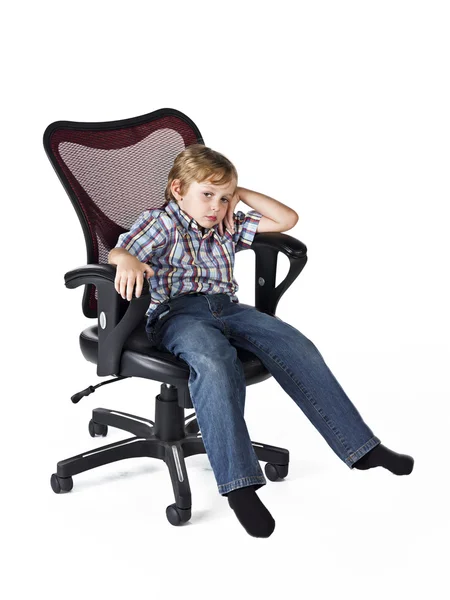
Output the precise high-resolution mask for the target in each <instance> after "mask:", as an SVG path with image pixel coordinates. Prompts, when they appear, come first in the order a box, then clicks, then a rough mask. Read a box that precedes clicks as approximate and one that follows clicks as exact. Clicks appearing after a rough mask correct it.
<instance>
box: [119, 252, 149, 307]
mask: <svg viewBox="0 0 450 600" xmlns="http://www.w3.org/2000/svg"><path fill="white" fill-rule="evenodd" d="M144 273H145V276H146V277H147V278H148V277H151V276H152V275H154V274H155V272H154V271H153V269H152V268H151V267H150V265H147V264H146V263H142V262H141V261H140V260H138V259H137V258H136V257H135V256H131V254H130V255H129V256H124V257H121V258H120V260H119V261H118V262H117V270H116V278H115V279H114V287H115V289H116V292H117V293H118V294H120V295H121V296H122V298H123V299H124V300H125V298H126V299H127V300H128V301H131V299H132V297H133V290H134V285H135V284H136V292H135V294H136V298H139V297H140V295H141V293H142V286H143V285H144Z"/></svg>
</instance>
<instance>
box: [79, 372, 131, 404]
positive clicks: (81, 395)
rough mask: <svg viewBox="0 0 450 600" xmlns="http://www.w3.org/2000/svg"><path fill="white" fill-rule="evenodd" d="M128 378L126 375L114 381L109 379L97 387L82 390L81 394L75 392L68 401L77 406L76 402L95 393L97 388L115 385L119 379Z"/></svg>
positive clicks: (91, 386) (92, 386)
mask: <svg viewBox="0 0 450 600" xmlns="http://www.w3.org/2000/svg"><path fill="white" fill-rule="evenodd" d="M128 377H130V376H129V375H127V376H126V377H123V376H121V375H119V376H118V377H116V378H115V379H109V380H108V381H102V382H101V383H98V384H97V385H90V386H89V387H87V388H86V389H85V390H82V391H81V392H77V393H76V394H74V395H73V396H72V397H71V398H70V399H71V400H72V402H73V403H74V404H77V402H79V401H80V400H81V398H83V397H84V396H89V394H92V392H95V390H96V389H97V388H98V387H100V386H102V385H106V384H107V383H115V382H116V381H119V380H120V379H128Z"/></svg>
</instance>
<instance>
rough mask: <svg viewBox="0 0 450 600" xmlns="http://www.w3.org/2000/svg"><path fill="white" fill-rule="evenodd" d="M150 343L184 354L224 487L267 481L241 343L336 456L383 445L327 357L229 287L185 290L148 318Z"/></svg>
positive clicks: (350, 460) (347, 457)
mask: <svg viewBox="0 0 450 600" xmlns="http://www.w3.org/2000/svg"><path fill="white" fill-rule="evenodd" d="M146 333H147V337H148V339H149V341H150V342H151V344H152V345H154V346H157V347H158V348H159V349H161V350H165V351H169V352H171V353H172V354H174V355H175V356H177V357H178V358H180V359H182V360H184V361H185V362H186V363H187V364H188V366H189V369H190V376H189V382H188V386H189V392H190V396H191V401H192V404H193V406H194V408H195V412H196V417H197V421H198V425H199V428H200V432H201V434H202V440H203V443H204V446H205V450H206V454H207V456H208V459H209V462H210V464H211V467H212V470H213V472H214V476H215V478H216V482H217V486H218V490H219V493H220V494H222V495H224V496H226V495H227V494H228V493H229V492H231V491H232V490H235V489H237V488H240V487H245V486H249V485H253V486H254V487H255V489H259V488H260V487H262V486H263V485H265V484H266V483H267V481H266V478H265V476H264V474H263V471H262V469H261V466H260V464H259V461H258V458H257V456H256V453H255V451H254V449H253V446H252V443H251V440H250V436H249V433H248V430H247V425H246V423H245V420H244V404H245V392H246V385H245V377H244V370H243V366H242V362H241V361H240V360H239V358H238V356H237V352H236V347H241V348H245V349H246V350H249V351H250V352H252V353H253V354H255V355H256V356H257V357H258V358H259V359H260V360H261V362H262V363H263V364H264V366H265V367H266V369H267V370H268V371H269V372H270V373H271V375H272V376H273V377H274V378H275V379H276V380H277V381H278V383H279V384H280V385H281V387H282V388H283V390H284V391H285V392H286V393H287V394H289V396H290V397H291V398H292V399H293V400H294V402H295V403H296V404H297V405H298V406H299V407H300V408H301V410H302V411H303V412H304V414H305V415H306V416H307V417H308V419H309V420H310V421H311V423H312V424H313V425H314V427H315V428H316V429H317V430H318V431H319V433H320V434H321V435H322V436H323V437H324V438H325V441H326V442H327V444H328V445H329V446H330V447H331V449H332V450H333V451H334V452H335V453H336V454H337V456H338V457H339V458H340V459H341V460H342V461H343V462H345V464H346V465H347V466H348V467H350V468H352V467H353V464H354V463H355V462H356V461H357V460H358V459H359V458H361V457H362V456H364V454H366V453H367V452H369V450H371V449H372V448H374V447H375V446H377V445H378V444H380V440H379V439H378V438H377V437H375V436H374V434H373V432H372V430H371V429H370V428H369V427H368V426H367V425H366V424H365V423H364V421H363V419H362V417H361V415H360V414H359V412H358V411H357V409H356V408H355V406H354V405H353V404H352V402H351V401H350V399H349V398H348V396H347V395H346V393H345V392H344V390H343V389H342V387H341V386H340V384H339V383H338V381H337V380H336V378H335V377H334V375H333V374H332V372H331V371H330V369H329V368H328V367H327V365H326V364H325V361H324V359H323V357H322V355H321V354H320V352H319V351H318V349H317V348H316V347H315V345H314V344H313V343H312V342H311V341H310V340H309V339H308V338H306V337H305V336H304V335H303V334H302V333H300V331H298V330H297V329H295V327H292V326H291V325H289V324H288V323H285V322H284V321H282V320H281V319H279V318H278V317H273V316H270V315H268V314H266V313H263V312H260V311H258V310H257V309H256V308H255V307H254V306H250V305H248V304H242V303H240V302H236V303H235V302H232V301H231V298H230V296H228V295H227V294H201V293H195V294H185V295H183V296H177V297H176V298H172V299H170V300H167V301H166V302H164V303H162V304H160V305H159V306H158V307H157V309H156V310H155V312H154V313H153V314H152V315H151V317H149V319H148V321H147V324H146Z"/></svg>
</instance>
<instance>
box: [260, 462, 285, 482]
mask: <svg viewBox="0 0 450 600" xmlns="http://www.w3.org/2000/svg"><path fill="white" fill-rule="evenodd" d="M288 470H289V465H273V464H272V463H266V465H265V467H264V471H265V473H266V475H267V479H270V481H278V480H279V479H284V478H285V477H286V475H287V474H288Z"/></svg>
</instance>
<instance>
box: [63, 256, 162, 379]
mask: <svg viewBox="0 0 450 600" xmlns="http://www.w3.org/2000/svg"><path fill="white" fill-rule="evenodd" d="M116 269H117V267H116V265H110V264H100V265H98V264H89V265H85V266H83V267H79V268H77V269H73V270H72V271H69V272H68V273H66V274H65V275H64V280H65V285H66V287H68V288H70V289H73V288H76V287H79V286H80V285H86V284H88V283H91V284H93V285H95V287H96V288H97V292H98V315H97V318H98V357H97V375H99V376H100V377H104V376H106V375H115V374H116V373H119V370H120V368H119V367H120V359H121V356H122V349H123V345H124V343H125V342H126V340H127V339H128V337H129V336H130V334H131V333H132V332H133V331H134V329H135V328H136V327H137V326H138V325H139V324H141V323H142V321H143V319H144V317H145V313H146V312H147V309H148V307H149V304H150V301H151V296H150V288H149V283H148V280H147V279H146V278H145V277H144V283H143V286H142V292H141V295H140V296H139V298H136V296H135V291H134V290H133V297H132V298H131V301H130V302H129V303H128V302H127V304H128V307H127V309H126V312H125V314H123V316H121V315H122V313H123V310H121V308H122V307H123V305H124V302H125V301H124V300H123V299H122V298H121V296H120V294H119V293H118V292H117V291H116V289H115V287H114V280H115V277H116Z"/></svg>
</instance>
